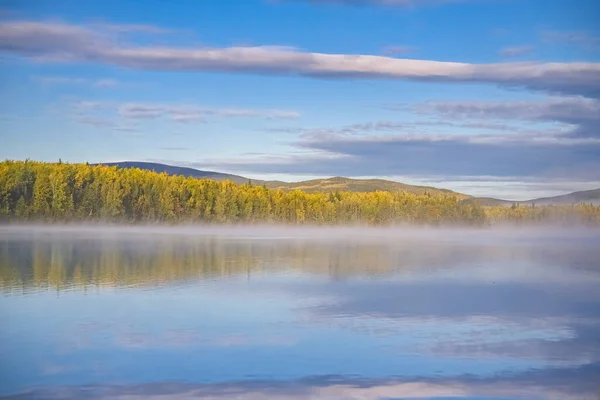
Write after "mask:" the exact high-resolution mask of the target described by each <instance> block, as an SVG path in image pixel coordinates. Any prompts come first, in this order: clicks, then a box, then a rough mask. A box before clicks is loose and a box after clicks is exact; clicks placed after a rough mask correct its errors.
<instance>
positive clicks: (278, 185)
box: [99, 161, 471, 199]
mask: <svg viewBox="0 0 600 400" xmlns="http://www.w3.org/2000/svg"><path fill="white" fill-rule="evenodd" d="M99 164H102V165H106V166H116V167H118V168H139V169H144V170H149V171H155V172H158V173H162V172H166V173H167V174H170V175H183V176H186V177H193V178H201V179H213V180H216V181H225V180H230V181H232V182H235V183H240V184H244V183H248V182H249V181H252V183H253V184H255V185H265V186H266V187H268V188H269V189H281V190H284V191H289V190H301V191H304V192H307V193H319V192H335V191H340V192H343V191H347V192H375V191H377V190H381V191H388V192H400V191H404V192H408V193H414V194H425V193H431V194H439V195H441V194H446V195H452V196H457V197H458V198H460V199H466V198H469V197H471V196H468V195H466V194H463V193H458V192H453V191H452V190H448V189H439V188H435V187H432V186H415V185H407V184H405V183H400V182H394V181H387V180H384V179H351V178H344V177H333V178H327V179H312V180H308V181H301V182H282V181H262V180H257V179H249V178H246V177H243V176H239V175H232V174H224V173H221V172H215V171H203V170H198V169H194V168H187V167H177V166H174V165H165V164H159V163H150V162H141V161H123V162H110V163H99Z"/></svg>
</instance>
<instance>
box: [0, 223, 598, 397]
mask: <svg viewBox="0 0 600 400" xmlns="http://www.w3.org/2000/svg"><path fill="white" fill-rule="evenodd" d="M232 232H235V234H233V233H232ZM352 232H353V233H351V234H350V233H347V232H345V233H344V232H343V231H331V232H330V234H328V235H323V234H315V233H314V232H309V233H308V234H307V231H306V230H299V231H286V232H285V235H283V234H282V232H281V231H268V230H266V231H265V230H262V231H257V230H243V229H241V230H233V231H229V232H225V231H218V230H216V231H210V230H207V231H194V230H190V231H185V232H182V231H177V230H171V231H169V230H160V231H152V230H147V231H145V232H142V231H139V230H134V231H132V230H122V229H121V230H117V231H115V230H112V231H110V230H104V231H98V232H94V231H93V230H89V229H87V230H81V229H79V230H78V229H70V230H66V231H64V230H63V231H61V232H60V233H58V231H53V230H50V229H46V230H42V231H40V230H28V229H18V230H11V229H4V230H0V240H1V242H0V246H1V247H0V290H1V291H2V293H3V294H4V296H3V297H2V299H1V302H0V311H1V313H2V316H3V320H4V321H6V324H3V326H2V328H0V343H1V344H0V359H2V360H4V362H2V363H1V364H0V369H1V370H0V373H1V374H0V376H2V378H0V379H1V381H0V383H2V385H0V387H1V388H2V389H1V390H0V395H1V394H9V393H19V392H21V393H23V394H22V395H20V396H19V397H18V398H21V397H23V398H51V396H55V398H81V397H82V396H85V397H89V398H119V397H121V398H128V399H129V398H148V397H152V396H156V397H158V396H159V395H164V396H165V397H164V398H195V397H196V398H214V399H225V398H236V399H237V398H244V399H246V398H247V399H264V398H282V399H301V398H315V399H316V398H327V399H330V398H335V399H337V398H340V399H341V398H343V399H387V398H434V397H463V398H481V397H484V396H485V397H486V398H527V399H528V398H532V399H534V398H556V399H559V398H560V399H563V398H565V399H569V398H571V399H581V398H590V399H594V400H596V399H597V396H598V394H600V384H599V383H598V382H600V380H599V379H595V378H596V377H600V291H598V290H597V288H598V287H599V286H598V285H599V283H600V264H599V263H598V260H599V259H600V258H599V256H600V249H598V247H597V243H600V240H598V239H600V235H599V234H598V233H595V232H593V231H577V232H575V231H570V232H554V233H552V234H549V233H548V232H545V233H544V232H535V231H533V232H531V231H530V232H528V231H514V232H509V231H505V232H494V231H475V232H474V231H443V232H442V231H435V232H431V231H385V232H383V233H382V232H381V231H378V232H374V231H360V230H355V231H352ZM164 382H180V383H169V384H167V383H164ZM181 382H186V383H181ZM90 384H93V386H81V385H90ZM36 386H39V387H41V389H37V390H33V391H31V389H30V388H32V387H36Z"/></svg>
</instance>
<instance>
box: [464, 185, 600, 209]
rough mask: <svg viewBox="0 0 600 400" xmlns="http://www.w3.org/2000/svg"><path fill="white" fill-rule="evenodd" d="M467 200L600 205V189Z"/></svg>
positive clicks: (503, 203) (491, 203)
mask: <svg viewBox="0 0 600 400" xmlns="http://www.w3.org/2000/svg"><path fill="white" fill-rule="evenodd" d="M465 201H467V202H471V201H477V202H478V203H479V204H481V205H484V206H511V205H513V204H519V205H532V204H535V205H538V206H547V205H565V204H567V205H568V204H578V203H588V204H594V205H600V189H594V190H584V191H580V192H573V193H569V194H565V195H561V196H553V197H540V198H537V199H532V200H525V201H510V200H501V199H494V198H491V197H473V198H470V199H465Z"/></svg>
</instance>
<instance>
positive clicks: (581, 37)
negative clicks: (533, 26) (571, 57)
mask: <svg viewBox="0 0 600 400" xmlns="http://www.w3.org/2000/svg"><path fill="white" fill-rule="evenodd" d="M541 35H542V39H543V40H544V41H546V42H550V43H558V44H574V45H578V46H581V47H583V48H588V49H598V48H600V37H599V36H596V35H593V34H591V33H587V32H582V31H574V32H568V31H544V32H542V34H541Z"/></svg>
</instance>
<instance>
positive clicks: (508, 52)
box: [498, 46, 533, 57]
mask: <svg viewBox="0 0 600 400" xmlns="http://www.w3.org/2000/svg"><path fill="white" fill-rule="evenodd" d="M531 53H533V46H514V47H505V48H503V49H501V50H500V51H499V52H498V54H500V55H501V56H503V57H517V56H522V55H525V54H531Z"/></svg>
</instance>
